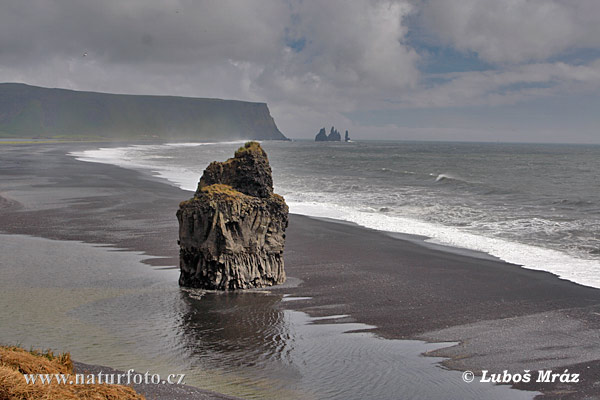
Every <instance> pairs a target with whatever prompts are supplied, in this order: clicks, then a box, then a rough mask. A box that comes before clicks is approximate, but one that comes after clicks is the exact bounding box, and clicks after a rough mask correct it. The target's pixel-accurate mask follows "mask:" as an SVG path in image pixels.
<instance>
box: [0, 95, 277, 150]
mask: <svg viewBox="0 0 600 400" xmlns="http://www.w3.org/2000/svg"><path fill="white" fill-rule="evenodd" d="M33 136H37V137H60V138H67V137H73V138H109V139H150V138H152V139H166V140H185V139H191V140H197V141H224V140H235V139H258V140H287V138H286V137H285V136H284V135H283V134H282V133H281V131H279V129H278V128H277V125H276V124H275V121H274V120H273V117H272V116H271V114H270V112H269V108H268V107H267V105H266V104H265V103H250V102H246V101H235V100H219V99H202V98H190V97H176V96H142V95H122V94H110V93H94V92H79V91H74V90H66V89H48V88H42V87H36V86H28V85H24V84H20V83H0V137H27V138H30V137H33Z"/></svg>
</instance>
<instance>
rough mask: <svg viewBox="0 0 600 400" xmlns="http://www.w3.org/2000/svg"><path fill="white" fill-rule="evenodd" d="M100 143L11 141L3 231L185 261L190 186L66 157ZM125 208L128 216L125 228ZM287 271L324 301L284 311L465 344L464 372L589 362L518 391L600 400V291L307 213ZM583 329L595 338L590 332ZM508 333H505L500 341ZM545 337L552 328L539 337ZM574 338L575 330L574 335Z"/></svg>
mask: <svg viewBox="0 0 600 400" xmlns="http://www.w3.org/2000/svg"><path fill="white" fill-rule="evenodd" d="M89 145H90V143H82V144H80V145H79V144H76V145H75V144H69V145H66V144H61V145H45V144H44V145H40V144H36V145H19V146H9V145H6V146H1V147H0V154H1V157H2V160H3V163H2V164H1V165H0V175H1V176H2V177H3V179H2V180H0V197H5V198H6V199H7V200H8V201H7V202H5V204H3V208H1V207H0V221H2V225H1V226H2V231H5V232H7V233H19V234H29V235H33V236H41V237H45V238H49V239H60V240H78V241H84V242H88V243H96V244H107V245H112V246H115V247H119V248H122V249H125V250H135V251H143V252H145V253H146V254H148V255H149V256H153V257H159V258H153V259H151V260H148V261H147V263H148V264H150V265H161V266H175V265H177V250H178V249H177V246H176V242H175V240H176V237H177V226H176V220H175V218H174V212H175V210H176V209H177V204H178V203H179V201H181V200H184V199H186V198H187V197H189V196H190V192H186V191H183V190H180V189H178V188H175V187H173V186H170V185H168V184H167V183H164V182H159V181H158V178H155V177H151V176H149V175H145V174H143V173H141V172H139V171H134V170H127V169H123V168H120V167H116V166H111V165H106V164H97V163H87V162H80V161H77V160H75V159H74V158H73V157H70V156H66V153H68V152H70V151H76V150H82V149H87V148H89ZM65 172H66V173H67V174H66V175H65ZM23 183H27V184H26V185H23ZM19 200H24V201H22V202H19ZM21 203H23V204H21ZM122 215H126V216H128V219H127V221H125V223H121V224H118V229H115V222H119V221H120V219H119V218H120V216H122ZM73 221H77V224H76V225H74V223H73ZM165 237H172V238H174V240H173V241H172V242H170V243H169V242H165V241H164V240H163V239H164V238H165ZM286 270H287V273H288V275H289V276H292V277H296V278H299V279H301V280H302V281H303V283H302V284H301V285H300V286H298V287H291V288H290V287H285V288H284V289H282V288H279V287H274V288H272V289H271V290H273V291H276V292H281V291H285V292H286V293H289V294H292V295H296V296H307V297H312V299H310V300H303V301H295V302H293V304H290V303H282V305H281V306H282V307H289V308H293V309H294V310H299V311H304V312H306V313H308V314H309V315H311V316H324V315H330V314H332V313H335V314H348V315H350V316H351V318H352V319H354V320H356V321H359V322H362V323H366V324H369V325H375V326H377V329H376V330H375V333H377V334H379V335H380V336H382V337H384V338H396V339H409V338H410V339H421V340H428V341H432V342H447V341H453V342H456V341H458V342H460V344H459V345H457V346H453V347H449V348H444V349H441V350H439V351H437V352H435V354H433V355H436V356H439V355H441V356H444V357H450V359H449V360H448V361H446V362H444V363H443V364H444V365H445V366H447V367H449V368H453V369H467V368H468V369H472V370H474V371H479V370H481V369H483V368H481V367H485V368H489V369H490V370H495V371H496V370H497V371H502V369H503V368H505V367H507V368H509V369H510V370H511V372H520V370H523V369H531V368H530V366H531V365H534V364H535V363H538V364H540V363H541V364H543V363H544V362H546V363H547V365H549V366H551V367H552V368H555V367H556V366H559V367H562V368H569V370H570V371H571V372H574V371H577V370H579V371H581V372H582V373H583V374H584V375H583V376H585V380H584V382H583V383H579V384H575V385H564V384H559V385H551V384H544V385H541V386H540V385H537V386H536V385H527V386H524V385H518V387H519V388H521V389H528V390H540V391H542V392H544V393H545V395H546V398H584V397H585V396H586V395H588V396H600V387H598V385H596V384H595V383H596V382H597V381H598V380H599V378H600V374H599V373H598V371H600V363H599V362H598V359H600V348H599V345H598V340H596V343H589V340H590V338H591V337H592V338H593V337H594V335H596V336H595V337H596V338H600V318H598V316H600V313H598V316H595V315H596V312H600V290H597V289H593V288H588V287H584V286H581V285H577V284H574V283H572V282H568V281H565V280H562V279H559V278H557V277H556V276H555V275H552V274H550V273H548V272H543V271H534V270H527V269H524V268H522V267H520V266H517V265H512V264H507V263H504V262H501V261H497V260H493V259H482V258H474V257H469V256H466V255H464V254H456V253H453V252H443V251H440V250H439V249H431V248H428V247H426V246H422V245H419V243H416V242H415V241H406V240H403V239H400V238H397V237H392V236H390V235H389V234H386V233H384V232H378V231H374V230H369V229H366V228H363V227H359V226H357V225H351V224H349V223H334V222H331V221H324V220H318V219H313V218H309V217H304V216H299V215H291V216H290V228H289V229H288V240H287V245H286ZM545 320H549V321H550V322H551V323H553V324H559V325H560V324H561V321H562V322H564V321H568V322H573V321H575V322H576V323H572V324H566V328H565V329H566V331H564V332H563V331H557V332H556V333H553V329H554V328H556V326H551V325H546V326H543V323H542V322H543V321H545ZM346 321H347V320H346ZM494 324H495V325H494ZM540 324H542V325H540ZM540 327H542V328H540ZM582 328H584V329H585V331H586V333H587V335H584V336H583V337H581V338H578V335H579V333H580V331H581V329H582ZM502 329H505V330H506V332H502ZM496 330H498V331H497V332H498V333H503V334H502V335H499V334H498V337H494V335H495V334H496ZM540 333H542V334H545V336H544V337H542V338H541V339H538V338H536V337H535V335H536V334H538V335H539V334H540ZM565 335H570V338H571V339H568V341H567V342H566V343H565V341H564V336H565ZM490 336H491V337H490ZM500 337H502V338H503V340H502V341H499V338H500ZM486 339H487V340H486ZM532 339H533V340H532ZM575 339H577V340H575ZM542 340H543V342H541V341H542ZM586 340H587V341H588V344H587V345H586V346H583V347H582V346H581V344H582V343H585V342H586ZM524 343H526V344H527V346H529V347H527V348H523V347H522V345H523V344H524ZM473 346H474V347H473ZM511 350H512V352H511ZM515 350H516V351H515ZM497 354H508V356H507V358H506V359H498V358H497V357H496V358H495V355H497ZM492 363H493V365H492ZM514 368H520V370H519V369H517V370H516V371H513V369H514Z"/></svg>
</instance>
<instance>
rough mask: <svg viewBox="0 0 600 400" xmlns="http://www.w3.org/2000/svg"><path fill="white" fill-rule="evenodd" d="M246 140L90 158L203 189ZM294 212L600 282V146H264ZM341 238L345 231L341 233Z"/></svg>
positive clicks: (131, 149)
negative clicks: (205, 176)
mask: <svg viewBox="0 0 600 400" xmlns="http://www.w3.org/2000/svg"><path fill="white" fill-rule="evenodd" d="M242 143H243V141H239V142H226V143H166V144H138V145H131V146H124V147H101V148H95V149H90V150H86V151H81V152H75V153H72V154H71V155H72V156H74V157H76V158H78V159H79V160H83V161H91V162H101V163H108V164H115V165H119V166H122V167H126V168H134V169H142V170H146V171H151V172H152V173H153V174H154V175H156V176H158V177H161V178H164V179H166V180H167V181H169V182H171V183H172V184H174V185H177V186H179V187H181V188H182V189H185V190H190V191H193V190H195V189H196V186H197V182H198V180H199V178H200V176H201V175H202V171H203V170H204V168H205V167H206V166H207V165H208V164H209V163H210V162H211V161H215V160H217V161H223V160H225V159H227V158H229V157H231V156H232V155H233V152H234V151H235V149H237V148H238V147H239V146H240V145H241V144H242ZM262 145H263V147H264V148H265V150H266V151H267V153H268V156H269V160H270V163H271V167H272V169H273V180H274V184H275V191H276V192H277V193H279V194H281V195H283V196H284V197H285V199H286V201H287V203H288V205H289V206H290V212H292V213H296V214H303V215H308V216H314V217H323V218H331V219H337V220H343V221H348V222H353V223H356V224H358V225H361V226H364V227H368V228H372V229H376V230H381V231H386V232H393V233H399V234H408V235H417V236H420V237H423V238H424V239H425V241H426V242H428V243H434V244H438V245H445V246H451V247H453V248H458V249H466V250H472V251H477V252H482V253H485V254H488V255H491V256H494V257H497V258H499V259H502V260H504V261H507V262H510V263H514V264H518V265H522V266H523V267H525V268H530V269H536V270H543V271H548V272H551V273H553V274H556V275H558V276H559V277H561V278H563V279H567V280H570V281H573V282H576V283H579V284H582V285H586V286H591V287H596V288H600V174H599V171H600V146H598V145H566V144H513V143H456V142H402V141H358V142H351V143H344V142H341V143H316V142H312V141H308V140H306V141H292V142H262ZM333 239H335V238H333Z"/></svg>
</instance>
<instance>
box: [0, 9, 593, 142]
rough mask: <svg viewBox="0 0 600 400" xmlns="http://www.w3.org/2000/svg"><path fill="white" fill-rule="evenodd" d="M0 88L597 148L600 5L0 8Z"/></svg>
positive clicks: (397, 133)
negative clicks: (233, 106) (127, 97)
mask: <svg viewBox="0 0 600 400" xmlns="http://www.w3.org/2000/svg"><path fill="white" fill-rule="evenodd" d="M0 82H23V83H27V84H30V85H38V86H45V87H60V88H67V89H74V90H89V91H99V92H110V93H129V94H157V95H176V96H191V97H211V98H224V99H239V100H247V101H255V102H266V103H267V104H268V105H269V108H270V110H271V114H272V115H273V117H274V118H275V122H276V123H277V125H278V127H279V128H280V130H281V131H282V132H283V133H284V134H285V135H286V136H288V137H291V138H313V137H314V135H316V133H317V132H318V131H319V129H320V128H321V127H327V130H329V127H330V126H331V125H335V127H336V128H337V129H338V130H340V131H342V132H343V131H344V130H346V129H348V130H349V132H350V136H351V137H353V138H355V139H400V140H460V141H501V142H506V141H510V142H512V141H519V142H521V141H525V142H570V143H600V128H599V126H600V91H599V89H600V1H598V0H493V1H491V0H398V1H389V0H382V1H378V0H373V1H370V0H363V1H359V0H352V1H351V0H322V1H317V0H312V1H309V0H237V1H232V0H127V1H122V0H118V1H112V0H106V1H92V0H90V1H85V0H19V1H11V0H0Z"/></svg>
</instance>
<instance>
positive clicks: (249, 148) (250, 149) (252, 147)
mask: <svg viewBox="0 0 600 400" xmlns="http://www.w3.org/2000/svg"><path fill="white" fill-rule="evenodd" d="M244 153H259V154H261V155H263V156H265V157H266V156H267V154H266V153H265V151H264V150H263V149H262V147H260V143H258V142H255V141H249V142H246V143H245V144H244V145H243V146H242V147H240V148H239V149H237V150H236V152H235V157H236V158H238V157H241V156H243V155H244Z"/></svg>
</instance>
